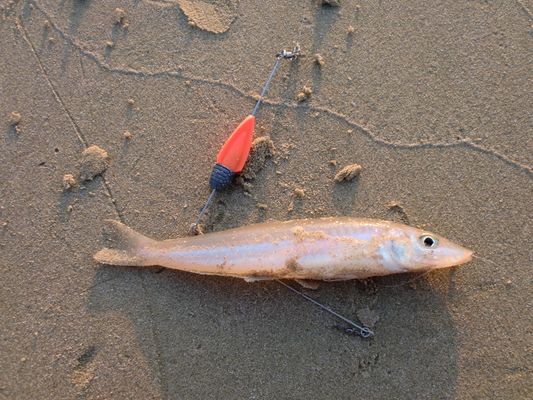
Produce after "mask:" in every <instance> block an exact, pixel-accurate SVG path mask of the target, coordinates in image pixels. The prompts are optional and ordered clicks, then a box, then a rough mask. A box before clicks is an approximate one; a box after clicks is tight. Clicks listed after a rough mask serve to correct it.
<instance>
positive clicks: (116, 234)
mask: <svg viewBox="0 0 533 400" xmlns="http://www.w3.org/2000/svg"><path fill="white" fill-rule="evenodd" d="M105 222H106V225H105V229H104V237H105V239H106V241H107V242H108V244H109V247H104V248H103V249H102V250H100V251H99V252H98V253H96V254H95V255H94V259H95V260H96V261H97V262H99V263H101V264H109V265H127V266H147V265H152V263H150V260H149V259H147V258H146V257H145V256H143V254H142V253H143V250H144V249H147V248H150V247H153V246H154V245H155V244H156V243H157V242H156V241H155V240H153V239H150V238H148V237H146V236H144V235H142V234H140V233H138V232H136V231H134V230H133V229H131V228H129V227H127V226H126V225H124V224H123V223H122V222H119V221H113V220H106V221H105Z"/></svg>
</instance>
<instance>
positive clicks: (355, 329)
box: [276, 279, 374, 338]
mask: <svg viewBox="0 0 533 400" xmlns="http://www.w3.org/2000/svg"><path fill="white" fill-rule="evenodd" d="M276 282H278V283H280V284H281V285H283V286H285V287H286V288H287V289H289V290H291V291H292V292H294V293H296V294H297V295H299V296H301V297H303V298H304V299H306V300H307V301H309V302H311V303H313V304H314V305H316V306H318V307H320V308H321V309H322V310H324V311H326V312H328V313H330V314H331V315H333V316H335V317H337V318H339V319H340V320H342V321H344V322H346V323H347V324H348V325H350V326H352V328H345V329H344V331H345V332H346V333H355V334H357V335H359V336H361V337H362V338H370V337H372V336H374V332H373V331H372V330H371V329H370V328H368V327H366V326H361V325H359V324H356V323H355V322H353V321H352V320H350V319H348V318H346V317H344V316H342V315H341V314H339V313H337V312H335V311H333V310H332V309H331V308H329V307H328V306H326V305H324V304H322V303H320V302H318V301H316V300H315V299H313V298H312V297H310V296H308V295H306V294H305V293H302V292H300V291H299V290H296V289H295V288H293V287H292V286H290V285H287V284H286V283H285V282H283V281H281V280H279V279H276Z"/></svg>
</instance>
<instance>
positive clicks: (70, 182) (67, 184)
mask: <svg viewBox="0 0 533 400" xmlns="http://www.w3.org/2000/svg"><path fill="white" fill-rule="evenodd" d="M76 186H78V182H77V181H76V178H75V177H74V175H72V174H65V175H64V176H63V189H65V190H70V189H72V188H74V187H76Z"/></svg>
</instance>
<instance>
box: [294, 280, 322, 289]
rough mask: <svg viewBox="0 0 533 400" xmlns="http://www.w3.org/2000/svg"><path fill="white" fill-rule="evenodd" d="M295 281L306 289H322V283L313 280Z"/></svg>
mask: <svg viewBox="0 0 533 400" xmlns="http://www.w3.org/2000/svg"><path fill="white" fill-rule="evenodd" d="M294 281H295V282H297V283H299V284H300V285H301V286H302V287H304V288H306V289H312V290H316V289H318V288H319V287H320V282H319V281H315V280H313V279H295V280H294Z"/></svg>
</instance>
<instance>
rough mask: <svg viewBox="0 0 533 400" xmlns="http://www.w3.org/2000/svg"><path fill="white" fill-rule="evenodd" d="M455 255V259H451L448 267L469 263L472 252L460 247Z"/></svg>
mask: <svg viewBox="0 0 533 400" xmlns="http://www.w3.org/2000/svg"><path fill="white" fill-rule="evenodd" d="M457 253H458V254H457V255H456V257H453V258H452V260H451V262H450V267H456V266H459V265H463V264H466V263H469V262H470V261H472V257H473V256H474V252H473V251H472V250H469V249H466V248H464V247H462V248H461V249H460V250H459V251H458V252H457Z"/></svg>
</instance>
